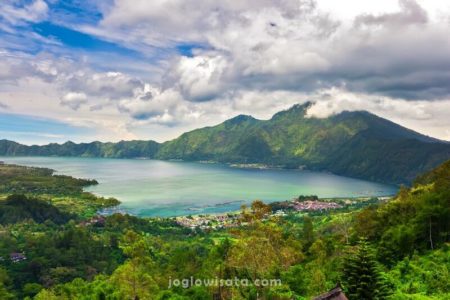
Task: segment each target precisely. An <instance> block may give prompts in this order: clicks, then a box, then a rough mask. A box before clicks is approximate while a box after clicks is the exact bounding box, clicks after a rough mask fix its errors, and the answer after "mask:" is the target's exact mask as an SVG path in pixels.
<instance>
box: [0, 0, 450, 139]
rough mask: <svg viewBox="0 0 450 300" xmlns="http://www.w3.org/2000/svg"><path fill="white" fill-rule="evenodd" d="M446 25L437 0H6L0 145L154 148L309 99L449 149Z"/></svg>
mask: <svg viewBox="0 0 450 300" xmlns="http://www.w3.org/2000/svg"><path fill="white" fill-rule="evenodd" d="M448 20H450V4H449V3H448V1H445V0H428V1H425V0H399V1H392V0H380V1H377V2H370V3H369V2H365V1H357V0H342V1H340V2H339V3H337V2H336V1H334V0H333V1H332V0H317V1H297V0H287V1H283V3H280V2H279V1H275V0H268V1H258V0H249V1H246V2H242V1H237V0H236V1H235V0H230V1H226V2H217V1H213V0H195V1H194V0H184V1H182V0H173V1H158V2H153V1H146V0H109V1H103V0H93V1H81V0H4V1H2V2H1V3H0V117H1V118H2V119H1V121H0V138H8V139H13V140H17V141H19V142H23V143H28V144H29V143H40V144H44V143H47V142H63V141H65V140H74V141H91V140H102V141H118V140H128V139H155V140H158V141H164V140H168V139H171V138H174V137H176V136H178V135H179V134H181V133H182V132H185V131H187V130H191V129H194V128H198V127H202V126H208V125H214V124H217V123H219V122H221V121H224V120H225V119H227V118H230V117H233V116H235V115H237V114H251V115H254V116H255V117H258V118H262V119H264V118H270V116H271V115H272V114H273V113H275V112H277V111H279V110H281V109H286V108H288V107H290V106H291V105H293V104H296V103H302V102H305V101H308V100H313V101H315V103H316V105H315V106H314V107H312V108H311V109H310V114H311V117H326V116H329V115H331V114H335V113H338V112H340V111H342V110H362V109H364V110H369V111H371V112H373V113H376V114H378V115H380V116H382V117H385V118H388V119H390V120H393V121H394V122H397V123H400V124H401V125H404V126H407V127H409V128H412V129H414V130H416V131H419V132H421V133H424V134H428V135H431V136H435V137H438V138H441V139H446V140H450V130H449V129H448V128H450V120H449V119H448V113H450V87H449V85H448V82H449V80H450V75H449V74H450V57H449V55H448V53H450V42H449V40H448V36H449V35H450V29H449V28H450V26H449V23H448ZM38 133H39V134H38Z"/></svg>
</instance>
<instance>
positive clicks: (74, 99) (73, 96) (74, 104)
mask: <svg viewBox="0 0 450 300" xmlns="http://www.w3.org/2000/svg"><path fill="white" fill-rule="evenodd" d="M86 102H87V96H86V94H85V93H67V94H66V95H64V97H63V98H62V99H61V103H62V104H63V105H67V106H69V107H70V108H72V109H73V110H77V109H79V108H80V106H81V105H82V104H85V103H86Z"/></svg>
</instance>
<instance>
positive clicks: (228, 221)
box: [174, 196, 355, 230]
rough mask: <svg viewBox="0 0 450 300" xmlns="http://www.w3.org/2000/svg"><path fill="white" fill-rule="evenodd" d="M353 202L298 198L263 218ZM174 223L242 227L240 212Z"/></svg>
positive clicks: (196, 226)
mask: <svg viewBox="0 0 450 300" xmlns="http://www.w3.org/2000/svg"><path fill="white" fill-rule="evenodd" d="M354 202H355V201H351V200H346V201H344V202H343V204H338V203H336V202H334V201H320V200H319V199H318V198H317V197H316V196H306V197H305V196H300V197H299V198H295V199H293V200H291V201H285V202H282V203H283V205H282V206H275V205H273V206H272V213H270V214H267V215H266V216H265V217H264V218H265V219H269V218H273V217H285V216H287V215H288V214H289V213H300V212H312V211H327V210H333V209H340V208H343V207H344V206H345V205H351V204H353V203H354ZM174 219H175V221H176V222H177V223H178V224H179V225H180V226H183V227H187V228H191V229H192V230H196V229H200V230H215V229H222V228H231V227H237V226H240V225H244V224H245V222H242V219H241V214H240V212H234V213H226V214H203V215H202V214H200V215H188V216H180V217H175V218H174Z"/></svg>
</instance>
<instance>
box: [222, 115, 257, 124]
mask: <svg viewBox="0 0 450 300" xmlns="http://www.w3.org/2000/svg"><path fill="white" fill-rule="evenodd" d="M253 121H257V120H256V119H255V118H253V117H252V116H250V115H237V116H235V117H233V118H231V119H228V120H226V121H225V122H224V123H225V124H227V125H238V124H242V123H244V122H253Z"/></svg>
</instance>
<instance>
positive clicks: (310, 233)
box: [303, 216, 314, 251]
mask: <svg viewBox="0 0 450 300" xmlns="http://www.w3.org/2000/svg"><path fill="white" fill-rule="evenodd" d="M313 242H314V226H313V222H312V218H311V217H310V216H305V217H304V218H303V243H304V244H303V245H304V248H303V249H304V251H307V250H308V249H309V247H311V245H312V243H313Z"/></svg>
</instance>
